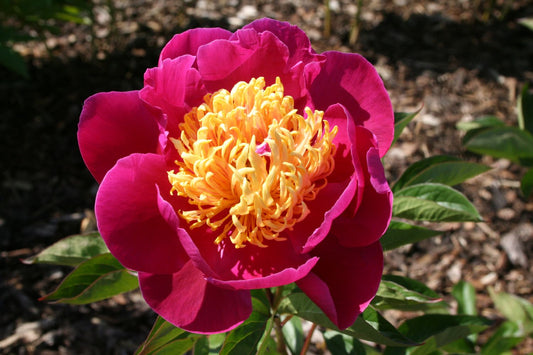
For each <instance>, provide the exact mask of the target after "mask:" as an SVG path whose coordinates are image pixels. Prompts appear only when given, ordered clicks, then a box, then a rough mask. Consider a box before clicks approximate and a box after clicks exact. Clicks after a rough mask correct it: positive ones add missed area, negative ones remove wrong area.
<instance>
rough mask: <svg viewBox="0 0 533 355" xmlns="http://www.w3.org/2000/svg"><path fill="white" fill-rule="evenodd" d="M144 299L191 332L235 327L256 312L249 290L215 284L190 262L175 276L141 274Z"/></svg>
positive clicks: (161, 314) (223, 330)
mask: <svg viewBox="0 0 533 355" xmlns="http://www.w3.org/2000/svg"><path fill="white" fill-rule="evenodd" d="M139 283H140V287H141V292H142V294H143V297H144V299H145V300H146V302H147V303H148V305H150V307H152V309H153V310H154V311H155V312H156V313H158V314H159V315H160V316H161V317H163V318H164V319H165V320H167V321H168V322H170V323H172V324H174V325H175V326H177V327H179V328H182V329H184V330H186V331H189V332H194V333H203V334H213V333H221V332H226V331H228V330H231V329H233V328H235V327H237V326H238V325H239V324H241V323H242V322H244V321H245V320H246V319H247V318H248V317H249V316H250V314H251V312H252V301H251V297H250V293H249V292H248V291H234V290H228V289H224V288H219V287H217V286H214V285H212V284H210V283H208V282H206V280H205V279H204V277H203V275H202V273H201V272H200V271H199V270H198V269H196V268H195V267H194V265H193V264H192V262H188V263H187V264H185V265H184V267H183V268H182V269H181V270H179V271H178V272H176V273H174V274H171V275H154V274H147V273H142V272H141V273H139Z"/></svg>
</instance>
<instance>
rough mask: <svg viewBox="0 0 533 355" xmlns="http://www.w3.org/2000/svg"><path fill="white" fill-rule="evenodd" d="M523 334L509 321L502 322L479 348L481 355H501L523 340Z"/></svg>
mask: <svg viewBox="0 0 533 355" xmlns="http://www.w3.org/2000/svg"><path fill="white" fill-rule="evenodd" d="M524 338H525V334H524V332H523V330H522V329H520V327H519V326H518V325H517V324H516V323H514V322H511V321H506V322H503V323H502V324H501V325H500V326H499V327H498V329H497V330H496V331H495V332H494V334H492V336H491V337H490V338H489V340H487V342H486V343H485V344H484V345H483V347H482V348H481V354H482V355H502V354H505V353H507V352H508V351H509V350H511V349H512V348H514V347H515V346H517V345H518V344H520V343H521V342H522V340H524Z"/></svg>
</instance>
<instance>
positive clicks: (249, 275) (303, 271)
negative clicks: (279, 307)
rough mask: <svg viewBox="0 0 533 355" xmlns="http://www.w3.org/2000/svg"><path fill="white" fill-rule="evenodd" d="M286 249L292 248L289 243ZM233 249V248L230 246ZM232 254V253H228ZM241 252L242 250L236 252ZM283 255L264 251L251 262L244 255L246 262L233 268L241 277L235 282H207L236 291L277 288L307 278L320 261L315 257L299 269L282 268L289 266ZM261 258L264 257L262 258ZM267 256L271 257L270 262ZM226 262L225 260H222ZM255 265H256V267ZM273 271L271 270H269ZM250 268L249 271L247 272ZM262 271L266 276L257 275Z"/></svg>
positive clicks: (218, 280)
mask: <svg viewBox="0 0 533 355" xmlns="http://www.w3.org/2000/svg"><path fill="white" fill-rule="evenodd" d="M274 246H275V244H273V245H270V246H269V247H268V248H273V247H274ZM284 247H285V248H287V247H288V248H290V245H289V244H288V243H285V245H284ZM229 248H233V246H229ZM247 248H250V249H252V248H255V247H253V246H247ZM278 250H279V249H278ZM227 252H231V251H229V250H228V251H227ZM236 252H240V250H236ZM281 255H287V253H286V252H284V251H281ZM281 255H279V254H278V255H276V253H273V252H272V251H268V252H267V250H266V249H263V255H261V254H260V253H258V254H257V258H256V259H252V260H249V259H248V258H247V256H248V255H243V256H244V258H243V259H245V260H240V261H239V262H237V263H235V265H234V266H233V269H232V272H233V274H234V275H235V276H238V277H240V278H239V279H234V280H231V279H230V280H221V279H216V278H207V281H209V282H211V283H213V284H214V285H217V286H220V287H225V288H231V289H235V290H252V289H258V288H267V287H277V286H282V285H287V284H290V283H292V282H295V281H297V280H300V279H301V278H303V277H305V276H306V275H307V274H309V272H310V271H311V269H312V268H313V267H314V266H315V264H316V263H317V261H318V258H316V257H313V258H309V259H308V260H307V261H306V262H305V263H303V264H302V265H299V266H297V267H285V268H283V267H280V266H281V265H283V264H288V262H287V260H283V261H282V260H281V259H282V257H281ZM261 256H263V257H262V258H261ZM265 256H270V257H271V258H270V260H268V259H267V258H266V257H265ZM221 262H224V260H221ZM254 264H255V265H254ZM270 267H271V268H272V269H273V270H269V268H270ZM246 268H249V270H246ZM260 271H262V272H263V273H264V275H259V276H258V275H257V273H258V272H260Z"/></svg>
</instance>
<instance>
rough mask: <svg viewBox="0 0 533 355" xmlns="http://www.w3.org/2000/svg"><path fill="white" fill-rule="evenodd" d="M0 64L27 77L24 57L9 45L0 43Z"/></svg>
mask: <svg viewBox="0 0 533 355" xmlns="http://www.w3.org/2000/svg"><path fill="white" fill-rule="evenodd" d="M0 65H3V66H4V67H6V68H7V69H9V70H11V71H12V72H15V73H17V74H18V75H20V76H22V77H24V78H26V79H27V78H29V77H30V75H29V73H28V68H27V66H26V62H25V61H24V58H23V57H22V56H21V55H20V54H18V53H17V52H15V51H14V50H13V49H11V48H10V47H7V46H5V45H3V44H1V43H0Z"/></svg>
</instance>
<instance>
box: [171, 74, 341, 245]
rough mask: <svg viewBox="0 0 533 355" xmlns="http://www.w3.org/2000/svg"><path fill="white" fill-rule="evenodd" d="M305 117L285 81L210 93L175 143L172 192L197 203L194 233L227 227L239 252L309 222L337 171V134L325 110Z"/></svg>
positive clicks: (188, 216) (223, 232)
mask: <svg viewBox="0 0 533 355" xmlns="http://www.w3.org/2000/svg"><path fill="white" fill-rule="evenodd" d="M305 115H306V117H305V118H304V117H303V116H301V115H299V114H298V113H297V110H296V109H295V108H294V100H293V98H292V97H291V96H284V94H283V85H282V83H281V81H280V79H279V78H277V79H276V83H275V84H273V85H271V86H269V87H266V88H265V80H264V78H262V77H260V78H257V79H255V78H254V79H252V80H251V81H250V82H249V83H246V82H239V83H237V84H236V85H235V86H234V87H233V89H232V90H231V92H229V91H227V90H224V89H222V90H219V91H217V92H215V93H213V94H208V95H206V96H205V98H204V103H203V104H201V105H200V106H199V107H196V108H193V109H192V110H191V111H190V112H189V113H188V114H186V115H185V119H184V122H183V123H182V124H180V130H181V135H180V137H179V139H173V138H171V140H172V143H173V144H174V146H175V148H176V149H177V151H178V153H179V155H180V156H181V158H182V160H181V161H176V165H177V166H178V169H177V171H174V170H172V171H169V172H168V178H169V181H170V183H171V184H172V189H171V193H177V195H178V196H183V197H186V198H187V199H188V202H189V203H190V204H191V205H192V206H195V207H196V208H195V209H192V210H189V211H179V214H180V216H181V217H182V218H183V219H185V220H186V221H187V222H189V223H190V224H191V225H190V227H191V228H197V227H200V226H203V225H207V226H208V227H209V228H210V229H211V230H216V231H219V230H220V234H219V235H218V236H217V238H216V239H215V243H217V244H218V243H220V242H221V241H222V240H223V239H224V238H226V237H229V238H230V240H231V242H232V243H233V244H234V245H235V247H236V248H241V247H244V246H245V245H246V243H250V244H253V245H257V246H260V247H265V246H266V244H265V242H266V241H267V240H283V238H282V237H280V236H279V234H280V233H281V232H282V231H283V230H285V229H290V228H292V227H293V226H294V225H295V224H296V223H298V222H300V221H302V220H303V219H304V218H305V217H306V216H307V215H308V214H309V209H308V207H307V205H306V203H305V201H309V200H313V199H314V198H315V197H316V195H317V193H318V191H319V190H320V189H322V188H323V187H324V186H325V185H326V184H327V180H326V177H327V176H328V175H329V174H331V172H332V171H333V169H334V160H333V155H334V154H335V146H334V145H333V143H332V141H333V138H334V137H335V135H336V133H337V127H336V126H335V127H334V128H333V129H331V130H330V127H329V123H328V122H327V121H326V120H323V119H322V117H323V112H321V111H315V112H312V111H311V109H309V108H307V107H306V108H305Z"/></svg>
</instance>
